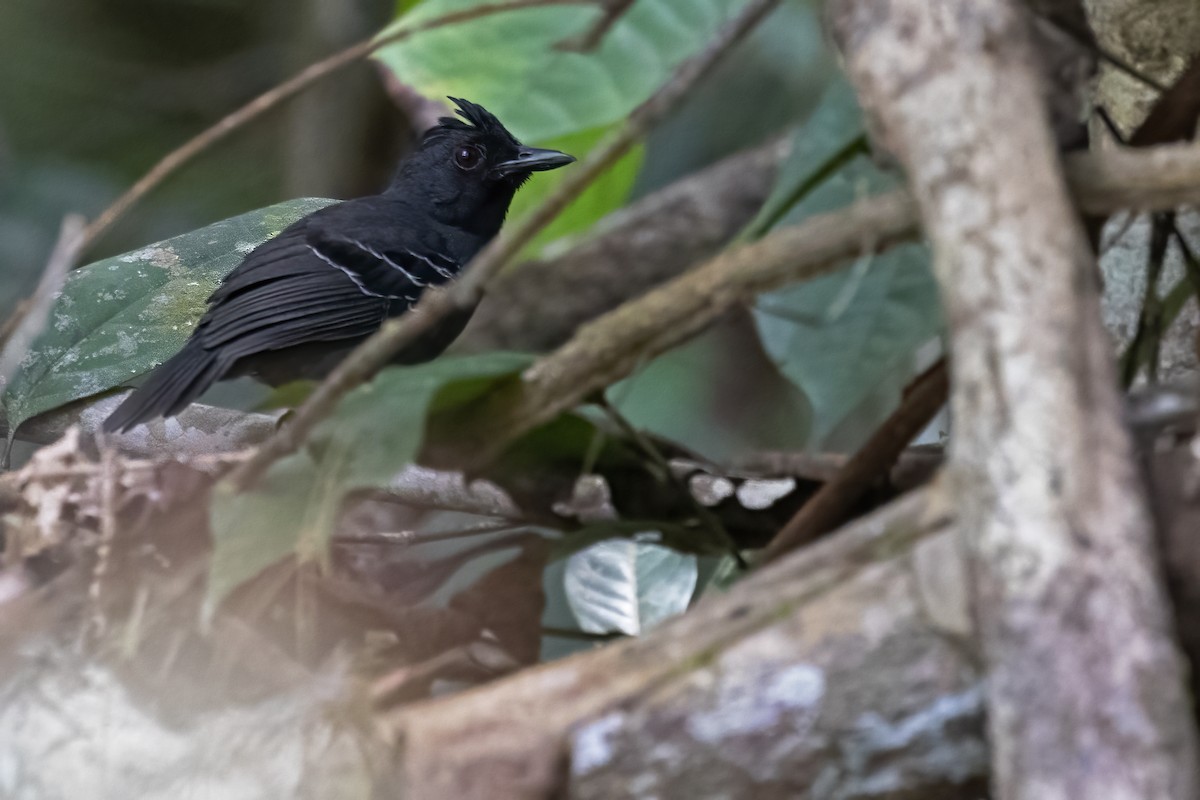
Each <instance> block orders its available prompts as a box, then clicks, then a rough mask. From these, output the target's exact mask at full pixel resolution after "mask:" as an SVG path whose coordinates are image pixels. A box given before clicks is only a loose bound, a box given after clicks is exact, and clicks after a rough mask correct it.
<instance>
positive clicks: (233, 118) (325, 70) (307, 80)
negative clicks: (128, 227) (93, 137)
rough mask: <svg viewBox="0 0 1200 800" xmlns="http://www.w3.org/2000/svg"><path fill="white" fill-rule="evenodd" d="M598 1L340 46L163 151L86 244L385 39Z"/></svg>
mask: <svg viewBox="0 0 1200 800" xmlns="http://www.w3.org/2000/svg"><path fill="white" fill-rule="evenodd" d="M596 2H597V0H502V1H501V2H495V3H487V4H484V5H478V6H472V7H471V8H466V9H462V10H460V11H454V12H451V13H449V14H443V15H442V16H440V17H434V18H433V19H428V20H424V21H422V22H418V23H416V24H414V25H412V26H410V27H404V28H400V29H398V30H395V31H392V32H391V33H388V34H386V35H384V36H379V37H372V38H370V39H366V40H364V41H361V42H358V43H356V44H352V45H350V46H349V47H347V48H346V49H345V50H341V51H339V52H337V53H334V54H333V55H331V56H328V57H327V58H323V59H321V60H320V61H318V62H316V63H315V64H311V65H309V66H308V67H305V68H304V69H303V70H302V71H300V72H299V73H298V74H296V75H295V76H293V77H292V78H290V79H288V80H286V81H284V82H283V83H281V84H279V85H278V86H275V87H274V88H272V89H268V90H267V91H266V92H263V93H262V94H260V95H259V96H258V97H256V98H254V99H253V100H251V101H250V102H249V103H246V105H244V106H242V107H241V108H239V109H238V110H236V111H234V112H232V113H231V114H228V115H227V116H225V117H224V118H222V119H221V120H220V121H218V122H217V123H216V124H215V125H212V126H211V127H209V128H207V129H205V130H204V131H202V132H201V133H199V134H197V135H196V136H194V137H193V138H191V139H189V140H188V141H186V142H184V143H183V144H182V145H180V146H179V147H177V148H176V149H174V150H172V151H171V152H170V153H168V154H167V155H165V156H163V158H162V159H161V160H160V161H159V162H158V163H157V164H155V165H154V166H153V167H151V168H150V171H149V172H147V173H146V174H145V175H143V176H142V177H141V178H139V179H138V180H137V182H136V183H134V184H133V186H130V187H129V188H128V189H127V190H125V192H124V193H123V194H122V195H121V196H120V197H118V198H117V199H116V200H114V201H113V203H112V204H111V205H109V207H108V208H106V209H104V211H103V212H102V213H101V214H100V216H98V217H96V219H95V220H93V221H92V223H91V224H90V225H88V227H87V230H86V232H85V239H84V244H85V246H86V247H91V246H92V245H94V244H95V243H96V242H97V241H98V240H99V239H100V237H102V236H103V235H104V234H105V233H107V232H108V230H109V229H110V228H111V227H112V226H113V225H114V224H115V223H116V222H117V220H119V219H120V218H121V217H123V216H124V215H125V214H126V212H128V211H129V209H131V208H132V207H133V206H134V205H135V204H136V203H137V202H138V201H140V200H141V199H142V198H143V197H145V196H146V195H147V194H149V193H150V192H151V191H153V190H154V189H155V188H156V187H157V186H158V185H159V184H160V183H162V182H163V181H164V180H165V179H166V178H167V176H169V175H170V174H171V173H173V172H175V171H176V170H178V169H179V168H180V167H182V166H183V165H184V164H186V163H187V162H189V161H191V160H192V159H193V158H195V157H196V156H198V155H199V154H200V153H202V152H204V151H205V150H207V149H208V148H209V147H212V146H213V145H214V144H216V143H217V142H219V141H220V140H221V139H224V138H225V137H226V136H228V135H229V134H230V133H233V132H234V131H235V130H237V129H238V128H241V127H242V126H244V125H245V124H246V123H248V122H250V121H251V120H253V119H255V118H257V117H259V116H261V115H262V114H264V113H266V112H267V111H270V110H271V109H272V108H275V107H276V106H277V105H279V104H280V103H282V102H283V101H285V100H288V99H290V98H292V97H294V96H295V95H297V94H299V93H300V92H302V91H304V90H305V89H307V88H308V87H310V86H312V85H313V84H314V83H316V82H317V81H319V80H321V79H322V78H325V77H328V76H329V75H332V74H333V73H335V72H338V71H339V70H341V69H343V68H344V67H348V66H350V65H351V64H354V63H356V62H358V61H360V60H362V59H364V58H366V57H367V56H369V55H371V54H372V53H374V52H375V51H376V50H378V49H380V48H382V47H385V46H386V45H389V44H394V43H396V42H399V41H402V40H404V39H407V38H409V37H410V36H412V35H413V34H416V33H422V32H424V31H428V30H433V29H434V28H442V27H445V26H447V25H457V24H459V23H463V22H470V21H472V20H476V19H480V18H482V17H486V16H490V15H492V14H500V13H504V12H507V11H515V10H517V9H522V8H535V7H537V6H552V5H592V4H594V3H596Z"/></svg>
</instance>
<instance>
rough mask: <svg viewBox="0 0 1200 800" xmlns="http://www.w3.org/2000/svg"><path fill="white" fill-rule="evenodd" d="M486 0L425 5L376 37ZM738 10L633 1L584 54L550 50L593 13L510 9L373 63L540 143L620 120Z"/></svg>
mask: <svg viewBox="0 0 1200 800" xmlns="http://www.w3.org/2000/svg"><path fill="white" fill-rule="evenodd" d="M487 2H488V0H425V2H422V3H421V4H420V5H419V6H418V7H417V8H416V9H414V10H413V11H412V12H411V13H409V14H406V15H404V16H403V17H401V18H400V19H399V20H397V21H396V22H395V23H394V24H393V25H392V26H391V27H389V28H388V29H387V30H385V31H384V32H383V34H381V35H383V36H386V35H387V34H388V33H389V32H391V31H394V30H396V29H397V28H400V27H403V26H405V25H409V24H411V23H413V22H417V21H420V20H427V19H431V18H434V17H439V16H442V15H444V14H446V13H449V12H452V11H456V10H461V9H464V8H471V7H474V6H482V5H486V4H487ZM743 3H744V0H688V2H686V3H681V2H678V0H639V2H637V3H635V4H634V5H633V7H632V8H630V10H629V11H628V12H627V13H625V14H624V15H623V16H622V17H621V18H620V19H619V20H618V21H617V22H616V23H615V24H614V25H613V27H612V29H611V30H609V31H608V33H607V34H606V35H605V37H604V40H603V42H602V43H601V45H600V46H599V47H598V48H596V49H595V50H594V51H592V52H589V53H579V52H569V51H567V50H565V49H562V48H558V47H556V46H557V45H558V44H560V43H562V42H564V41H568V40H571V39H573V38H575V37H578V36H579V35H580V34H582V33H585V32H586V31H587V30H588V29H589V27H590V26H591V25H592V24H593V23H594V21H595V20H596V18H597V16H598V14H599V13H601V12H600V9H599V8H596V7H589V6H586V5H570V6H543V7H538V8H527V9H518V10H514V11H509V12H505V13H502V14H492V15H488V16H486V17H483V18H480V19H477V20H473V21H470V22H464V23H460V24H457V25H448V26H445V27H442V28H436V29H433V30H429V31H423V32H421V33H420V34H418V35H415V36H413V37H411V38H409V39H406V40H404V41H401V42H396V43H394V44H390V45H387V46H385V47H383V48H381V49H380V50H379V52H378V53H377V54H376V58H378V59H379V60H380V61H382V62H383V63H384V65H386V66H387V67H388V68H389V69H390V70H392V72H394V73H395V74H396V77H397V78H399V79H400V81H401V82H403V83H405V84H407V85H410V86H412V87H414V88H415V89H416V90H417V91H419V92H420V93H421V94H423V95H425V96H427V97H444V96H447V95H453V96H455V97H465V98H467V99H469V100H472V101H474V102H477V103H480V104H482V105H484V106H486V107H487V108H488V109H489V110H490V111H491V112H492V113H494V114H496V116H498V117H499V118H500V119H501V120H503V121H504V124H505V125H506V126H507V127H508V128H509V130H511V131H512V132H513V134H514V135H515V136H516V137H517V138H518V139H521V140H522V141H525V142H528V143H541V142H545V141H547V140H549V139H553V138H555V137H559V136H564V135H567V134H572V133H577V132H579V131H586V130H592V129H596V128H602V127H605V126H608V125H611V124H613V123H616V122H618V121H619V120H621V119H622V118H624V117H625V116H626V115H628V114H629V112H630V111H632V110H633V109H634V108H635V107H636V106H637V105H638V104H639V103H641V102H642V101H644V100H645V99H646V98H648V97H649V96H650V94H651V93H652V92H653V91H654V89H655V88H656V87H657V86H658V85H659V84H660V83H662V82H663V81H664V80H665V79H666V78H667V77H668V76H669V75H670V74H671V71H672V70H673V69H674V67H675V66H676V65H678V64H679V63H680V62H681V61H683V60H684V59H685V58H687V57H688V56H690V55H692V54H694V53H695V52H697V51H698V50H699V49H700V47H701V46H702V45H703V44H704V43H705V42H706V41H707V40H708V39H709V38H710V37H711V36H712V34H713V33H714V32H715V31H716V30H717V29H718V28H719V27H720V26H721V24H722V23H723V22H724V21H726V20H728V19H729V18H730V17H731V16H732V15H733V14H734V13H735V12H736V10H737V9H738V8H740V7H741V6H742V5H743Z"/></svg>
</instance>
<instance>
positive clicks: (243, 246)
mask: <svg viewBox="0 0 1200 800" xmlns="http://www.w3.org/2000/svg"><path fill="white" fill-rule="evenodd" d="M331 202H333V201H332V200H323V199H303V200H292V201H290V202H287V203H280V204H278V205H274V206H270V207H268V208H263V209H259V210H257V211H251V212H249V213H247V214H242V215H241V216H238V217H233V218H232V219H227V220H224V221H223V222H218V223H216V224H214V225H209V226H208V227H206V228H201V229H199V230H195V231H192V232H191V233H185V234H183V235H182V236H176V237H174V238H173V239H167V240H166V241H164V242H159V243H157V244H152V245H150V246H148V247H144V248H142V249H140V250H136V251H134V252H132V253H125V254H124V255H119V256H114V257H112V258H107V259H104V260H103V261H97V262H96V263H94V264H89V265H88V266H86V267H83V268H82V269H79V270H76V271H75V272H73V273H72V274H71V275H70V276H69V277H68V279H67V282H66V284H65V285H64V287H63V290H62V293H61V294H60V296H59V298H58V302H57V303H56V305H55V307H54V310H53V311H52V312H51V317H50V324H49V325H48V326H47V328H46V330H45V331H43V332H42V334H41V335H40V336H38V338H37V339H36V340H35V341H34V343H33V346H32V348H31V349H30V352H29V354H28V356H26V358H25V359H24V361H23V362H22V364H21V370H20V372H19V373H18V374H17V375H16V376H15V377H14V378H13V380H12V382H11V383H10V384H9V385H8V386H7V387H5V391H4V395H3V405H4V410H5V413H6V415H7V417H8V423H9V430H10V431H12V430H15V429H16V427H17V426H18V425H20V424H21V423H22V422H24V421H25V420H27V419H29V418H30V417H33V416H35V415H37V414H40V413H42V412H44V411H49V410H50V409H53V408H57V407H58V406H61V405H63V404H65V403H69V402H72V401H74V400H79V399H82V398H85V397H89V396H91V395H95V394H99V393H101V392H105V391H108V390H109V389H113V388H116V387H118V386H122V385H125V384H126V383H128V382H129V381H130V380H131V379H133V378H136V377H137V376H139V375H142V374H143V373H145V372H148V371H149V370H151V369H153V368H154V367H155V366H157V365H158V364H161V363H162V362H163V360H165V359H166V358H167V357H169V356H171V355H172V354H174V353H175V352H176V351H177V350H178V349H179V348H180V347H182V346H183V343H184V341H185V340H186V339H187V337H188V334H189V333H191V331H192V328H194V327H195V325H196V322H197V321H199V319H200V316H201V314H203V313H204V308H205V303H204V301H205V299H206V298H207V297H208V295H209V293H211V292H212V290H213V289H214V288H216V286H217V284H218V283H219V282H220V280H221V278H223V277H224V276H225V275H226V274H227V273H228V272H229V271H230V270H232V269H233V268H234V267H235V266H237V264H238V263H239V262H240V261H241V260H242V258H243V257H244V256H245V254H246V253H248V252H249V251H250V250H252V249H253V248H254V247H256V246H257V245H259V244H260V243H262V242H264V241H266V240H267V239H269V238H270V237H272V236H274V235H275V234H277V233H279V231H281V230H282V229H283V228H285V227H287V226H288V225H289V224H290V223H291V222H293V221H294V220H296V219H298V218H300V217H302V216H304V215H305V214H308V213H310V212H312V211H315V210H316V209H318V208H321V207H322V206H325V205H328V204H329V203H331Z"/></svg>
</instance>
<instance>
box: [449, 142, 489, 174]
mask: <svg viewBox="0 0 1200 800" xmlns="http://www.w3.org/2000/svg"><path fill="white" fill-rule="evenodd" d="M482 162H483V153H482V152H481V151H480V150H479V148H478V147H470V146H464V147H459V148H456V149H455V150H454V163H455V164H457V165H458V168H459V169H465V170H472V169H475V168H476V167H478V166H479V165H480V163H482Z"/></svg>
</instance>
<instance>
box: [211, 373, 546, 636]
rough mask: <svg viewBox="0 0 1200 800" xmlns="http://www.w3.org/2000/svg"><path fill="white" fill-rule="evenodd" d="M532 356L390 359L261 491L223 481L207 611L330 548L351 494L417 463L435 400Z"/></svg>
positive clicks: (469, 390)
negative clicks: (403, 362)
mask: <svg viewBox="0 0 1200 800" xmlns="http://www.w3.org/2000/svg"><path fill="white" fill-rule="evenodd" d="M531 361H532V356H527V355H521V354H516V353H486V354H482V355H476V356H464V357H458V358H454V357H447V358H442V359H439V360H437V361H433V362H430V363H427V364H421V365H418V366H414V367H393V368H390V369H386V370H384V371H383V372H381V373H380V374H379V375H378V376H376V378H375V379H374V380H373V381H371V382H370V383H368V384H366V385H363V386H360V387H359V388H357V389H355V390H354V391H353V392H351V393H350V394H349V395H347V396H346V398H345V399H344V400H343V401H342V402H341V403H340V404H339V405H338V408H337V410H336V411H335V412H334V413H333V414H332V415H331V416H330V417H329V418H327V419H326V420H324V421H323V422H322V423H321V424H320V425H318V426H317V428H316V429H315V430H314V431H313V433H312V435H311V436H310V437H309V439H308V442H307V444H306V446H305V448H304V449H303V450H301V451H300V452H298V453H295V454H293V455H291V456H288V457H287V458H284V459H283V460H281V461H279V462H278V463H276V464H275V465H274V466H273V467H272V468H271V469H270V470H269V471H268V472H267V474H266V476H265V477H264V478H263V479H262V480H261V481H260V482H259V485H258V486H256V487H255V488H254V489H253V490H252V491H249V492H245V493H242V494H235V493H233V492H232V491H231V490H230V489H229V487H227V486H225V485H224V484H221V485H219V486H218V487H217V490H216V491H215V493H214V497H213V504H212V511H211V516H210V522H211V525H212V532H213V538H214V552H213V562H212V568H211V570H210V573H209V585H208V600H207V603H206V609H207V612H206V613H209V614H211V613H212V611H213V610H214V609H215V608H216V606H217V604H218V603H220V601H221V600H222V599H223V598H224V597H225V596H226V595H227V594H228V593H229V592H230V591H231V590H232V589H234V588H236V587H237V586H238V585H240V584H241V583H242V582H243V581H245V580H247V579H249V578H252V577H254V576H255V575H257V574H258V573H259V572H261V571H262V570H263V569H264V568H266V567H268V566H270V565H271V564H274V563H275V562H277V561H279V560H281V559H283V558H285V557H287V556H289V555H297V556H299V557H301V558H323V557H324V555H325V553H326V551H327V548H328V543H329V537H330V536H331V535H332V533H333V525H334V523H335V522H336V519H337V512H338V509H339V508H340V507H341V503H342V500H343V499H344V498H345V496H346V494H347V493H348V492H351V491H353V490H355V489H363V488H368V487H374V486H385V485H387V483H388V481H389V480H390V479H391V478H392V477H393V476H394V475H396V473H398V472H399V471H400V470H401V469H403V468H404V467H405V466H407V465H409V464H411V463H412V461H413V459H414V458H415V457H416V454H417V451H418V449H419V448H420V446H421V442H422V440H423V438H424V435H425V422H426V417H427V416H428V414H429V412H430V409H431V408H433V407H435V406H436V408H437V409H438V410H439V411H446V410H448V408H449V407H451V406H460V405H463V404H465V403H468V402H470V401H471V400H473V399H476V398H478V397H479V396H480V395H482V394H483V393H485V392H487V391H488V390H490V389H492V388H494V387H495V385H496V383H497V382H499V381H501V380H504V379H505V378H508V377H511V376H512V375H514V374H516V373H517V372H519V371H520V370H522V369H524V368H525V367H526V366H528V365H529V363H530V362H531Z"/></svg>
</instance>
